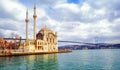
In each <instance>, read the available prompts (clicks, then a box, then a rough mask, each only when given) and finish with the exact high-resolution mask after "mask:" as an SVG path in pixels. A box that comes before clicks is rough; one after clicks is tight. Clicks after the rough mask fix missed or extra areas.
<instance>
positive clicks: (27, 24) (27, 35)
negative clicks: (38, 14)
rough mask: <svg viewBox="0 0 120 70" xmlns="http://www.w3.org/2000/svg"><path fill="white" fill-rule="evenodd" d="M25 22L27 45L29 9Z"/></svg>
mask: <svg viewBox="0 0 120 70" xmlns="http://www.w3.org/2000/svg"><path fill="white" fill-rule="evenodd" d="M25 22H26V44H27V42H28V22H29V19H28V9H27V11H26V19H25Z"/></svg>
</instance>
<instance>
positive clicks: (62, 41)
mask: <svg viewBox="0 0 120 70" xmlns="http://www.w3.org/2000/svg"><path fill="white" fill-rule="evenodd" d="M4 39H5V40H26V39H21V38H4ZM58 42H61V43H76V44H85V45H96V44H95V43H86V42H78V41H67V40H58Z"/></svg>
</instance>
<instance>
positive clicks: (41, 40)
mask: <svg viewBox="0 0 120 70" xmlns="http://www.w3.org/2000/svg"><path fill="white" fill-rule="evenodd" d="M36 19H37V14H36V5H34V14H33V20H34V25H33V37H34V39H33V40H30V39H29V38H28V25H29V23H28V22H29V19H28V10H27V12H26V19H25V22H26V41H25V43H24V45H22V44H21V45H20V49H23V50H24V51H26V52H58V40H57V37H58V36H57V32H53V31H52V30H51V29H50V28H48V27H47V26H44V27H43V28H42V29H40V30H39V32H38V33H37V34H36Z"/></svg>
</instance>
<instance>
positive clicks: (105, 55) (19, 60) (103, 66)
mask: <svg viewBox="0 0 120 70" xmlns="http://www.w3.org/2000/svg"><path fill="white" fill-rule="evenodd" d="M0 70H120V49H106V50H76V51H73V52H72V53H60V54H45V55H29V56H16V57H0Z"/></svg>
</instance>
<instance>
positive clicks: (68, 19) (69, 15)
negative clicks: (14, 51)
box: [0, 0, 120, 43]
mask: <svg viewBox="0 0 120 70" xmlns="http://www.w3.org/2000/svg"><path fill="white" fill-rule="evenodd" d="M33 3H34V2H33V0H29V2H28V0H26V1H25V0H1V2H0V13H2V14H0V32H1V33H2V34H1V33H0V36H6V37H7V34H9V33H11V32H15V33H17V34H20V35H21V36H22V37H23V38H25V13H26V9H27V8H28V11H29V26H28V27H29V38H33ZM36 4H37V32H38V31H39V30H40V29H41V28H42V27H43V26H45V25H47V26H48V27H49V28H51V29H52V30H53V31H57V32H58V37H59V38H58V39H59V40H74V41H83V42H94V39H95V38H96V37H97V38H98V40H99V42H110V43H117V42H120V36H119V35H120V31H119V29H120V28H119V26H120V13H119V12H120V8H119V6H120V1H119V0H113V1H109V0H96V1H94V0H84V1H81V0H80V1H78V3H74V2H72V1H71V2H68V1H67V0H57V1H56V0H37V3H36ZM3 32H4V33H3Z"/></svg>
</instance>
